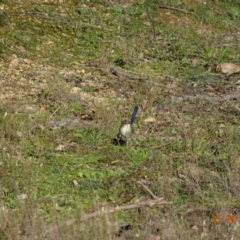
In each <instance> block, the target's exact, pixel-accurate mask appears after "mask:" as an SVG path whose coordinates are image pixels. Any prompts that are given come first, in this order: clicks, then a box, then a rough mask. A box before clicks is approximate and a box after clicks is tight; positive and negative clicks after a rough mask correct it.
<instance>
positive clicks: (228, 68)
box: [216, 63, 240, 74]
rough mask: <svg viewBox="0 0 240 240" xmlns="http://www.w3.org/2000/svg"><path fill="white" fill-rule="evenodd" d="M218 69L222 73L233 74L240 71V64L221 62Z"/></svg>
mask: <svg viewBox="0 0 240 240" xmlns="http://www.w3.org/2000/svg"><path fill="white" fill-rule="evenodd" d="M216 70H217V71H220V72H221V73H225V74H231V73H236V72H239V71H240V66H238V65H236V64H233V63H221V64H218V65H217V67H216Z"/></svg>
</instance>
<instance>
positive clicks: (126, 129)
mask: <svg viewBox="0 0 240 240" xmlns="http://www.w3.org/2000/svg"><path fill="white" fill-rule="evenodd" d="M137 112H138V106H135V107H134V110H133V113H132V117H131V121H130V123H129V122H128V121H127V120H124V121H122V123H121V126H120V128H119V135H120V136H122V137H124V138H125V139H126V140H127V139H129V138H130V137H131V135H132V124H133V123H134V121H135V119H136V115H137Z"/></svg>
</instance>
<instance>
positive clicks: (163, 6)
mask: <svg viewBox="0 0 240 240" xmlns="http://www.w3.org/2000/svg"><path fill="white" fill-rule="evenodd" d="M158 7H159V8H166V9H170V10H174V11H179V12H184V13H192V12H190V11H188V10H185V9H181V8H176V7H171V6H167V5H159V6H158Z"/></svg>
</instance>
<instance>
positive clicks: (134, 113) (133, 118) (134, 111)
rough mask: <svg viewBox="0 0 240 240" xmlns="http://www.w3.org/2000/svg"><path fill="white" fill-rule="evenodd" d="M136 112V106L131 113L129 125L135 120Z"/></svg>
mask: <svg viewBox="0 0 240 240" xmlns="http://www.w3.org/2000/svg"><path fill="white" fill-rule="evenodd" d="M137 112H138V106H135V108H134V110H133V113H132V117H131V124H133V122H134V120H135V118H136V115H137Z"/></svg>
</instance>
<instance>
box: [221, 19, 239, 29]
mask: <svg viewBox="0 0 240 240" xmlns="http://www.w3.org/2000/svg"><path fill="white" fill-rule="evenodd" d="M223 22H225V23H226V24H228V25H230V26H232V27H234V28H236V29H237V30H238V31H240V28H239V27H237V26H235V25H233V24H232V23H230V22H227V21H223Z"/></svg>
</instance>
